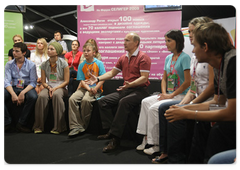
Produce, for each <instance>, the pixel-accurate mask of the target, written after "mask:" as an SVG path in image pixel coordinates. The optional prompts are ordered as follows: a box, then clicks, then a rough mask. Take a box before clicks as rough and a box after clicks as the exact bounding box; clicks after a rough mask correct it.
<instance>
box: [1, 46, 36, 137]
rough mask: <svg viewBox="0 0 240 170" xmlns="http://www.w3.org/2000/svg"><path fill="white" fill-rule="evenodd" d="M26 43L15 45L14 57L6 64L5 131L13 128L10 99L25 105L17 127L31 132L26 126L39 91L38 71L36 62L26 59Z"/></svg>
mask: <svg viewBox="0 0 240 170" xmlns="http://www.w3.org/2000/svg"><path fill="white" fill-rule="evenodd" d="M26 51H27V46H26V44H24V43H22V42H19V43H16V44H14V45H13V56H14V59H13V60H11V61H8V62H7V64H6V66H5V78H4V98H5V101H4V105H5V106H4V116H5V122H4V124H5V131H7V130H9V129H11V123H12V118H11V114H10V113H9V111H8V108H7V107H6V102H8V101H9V100H11V101H12V103H13V104H17V105H18V106H19V105H22V104H23V105H24V107H23V110H22V112H21V113H19V120H18V123H17V126H16V128H17V129H18V130H19V131H21V132H31V130H30V129H28V128H26V125H27V122H28V118H29V115H30V114H32V113H33V111H34V106H35V102H36V100H37V97H38V96H37V92H36V91H35V87H36V84H37V73H36V66H35V64H34V63H33V62H32V61H30V60H28V59H26V58H25V57H24V55H25V54H26Z"/></svg>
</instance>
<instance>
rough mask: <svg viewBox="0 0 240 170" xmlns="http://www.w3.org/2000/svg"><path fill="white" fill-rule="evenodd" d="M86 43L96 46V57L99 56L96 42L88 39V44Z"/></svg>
mask: <svg viewBox="0 0 240 170" xmlns="http://www.w3.org/2000/svg"><path fill="white" fill-rule="evenodd" d="M86 43H91V44H92V45H93V46H94V49H95V50H94V51H95V56H94V57H96V56H98V54H99V53H98V46H97V42H96V41H95V40H94V39H88V40H87V41H86V42H85V44H86Z"/></svg>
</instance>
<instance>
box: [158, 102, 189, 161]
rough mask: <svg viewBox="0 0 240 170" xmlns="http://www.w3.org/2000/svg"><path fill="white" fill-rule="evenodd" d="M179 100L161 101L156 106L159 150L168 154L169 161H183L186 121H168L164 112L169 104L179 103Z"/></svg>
mask: <svg viewBox="0 0 240 170" xmlns="http://www.w3.org/2000/svg"><path fill="white" fill-rule="evenodd" d="M180 102H181V101H180V100H175V101H171V102H166V103H162V104H161V105H160V106H159V108H158V114H159V116H158V117H159V128H160V129H159V133H160V134H159V147H160V152H164V153H167V154H168V162H169V163H185V162H186V155H185V147H184V146H185V142H186V140H185V138H186V121H185V120H180V121H175V122H173V123H169V122H168V121H167V119H166V118H165V116H164V114H165V112H166V110H168V109H169V107H170V106H172V105H175V104H179V103H180Z"/></svg>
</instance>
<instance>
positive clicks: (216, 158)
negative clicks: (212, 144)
mask: <svg viewBox="0 0 240 170" xmlns="http://www.w3.org/2000/svg"><path fill="white" fill-rule="evenodd" d="M235 158H236V149H232V150H228V151H223V152H220V153H217V154H215V155H213V156H212V157H211V158H210V159H209V161H208V164H232V163H233V162H234V159H235Z"/></svg>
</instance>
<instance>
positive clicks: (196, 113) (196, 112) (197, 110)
mask: <svg viewBox="0 0 240 170" xmlns="http://www.w3.org/2000/svg"><path fill="white" fill-rule="evenodd" d="M197 113H198V110H196V111H195V121H196V123H198V121H197Z"/></svg>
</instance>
